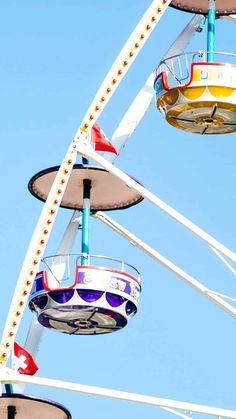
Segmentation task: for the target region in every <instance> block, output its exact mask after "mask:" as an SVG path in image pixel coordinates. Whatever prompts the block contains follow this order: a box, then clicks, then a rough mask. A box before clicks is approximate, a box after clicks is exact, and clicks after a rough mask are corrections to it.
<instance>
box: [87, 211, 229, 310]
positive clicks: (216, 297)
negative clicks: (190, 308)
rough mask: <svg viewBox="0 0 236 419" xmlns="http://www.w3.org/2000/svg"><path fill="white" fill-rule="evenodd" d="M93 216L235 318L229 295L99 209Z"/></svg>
mask: <svg viewBox="0 0 236 419" xmlns="http://www.w3.org/2000/svg"><path fill="white" fill-rule="evenodd" d="M93 216H94V217H95V218H97V219H99V220H100V221H102V222H103V223H104V224H106V225H107V226H108V227H110V228H112V229H113V230H114V231H115V232H116V233H118V234H120V235H121V236H122V237H124V238H125V239H127V240H129V242H130V243H131V244H133V245H134V246H137V247H138V248H139V249H141V250H142V251H143V252H145V253H146V254H147V255H149V256H151V257H152V258H153V259H154V260H156V261H157V262H158V263H160V264H161V265H163V266H165V267H166V268H167V269H169V270H170V271H171V272H173V273H174V274H175V275H177V276H178V277H179V278H181V279H182V280H184V282H185V283H187V284H188V285H190V286H191V287H192V288H194V289H195V290H196V291H197V292H199V293H200V294H202V295H203V296H204V297H205V298H207V299H208V300H210V301H211V302H213V303H214V304H216V305H217V306H218V307H220V308H221V309H223V310H224V311H225V312H226V313H228V314H230V315H231V316H233V317H234V318H236V308H235V307H234V306H232V305H231V304H229V303H228V302H227V301H225V299H229V297H227V296H224V295H223V294H219V293H217V292H214V291H212V290H210V289H208V288H207V287H206V286H205V285H204V284H202V283H201V282H199V281H198V280H197V279H195V278H193V277H192V276H191V275H189V274H188V273H187V272H185V271H184V270H183V269H181V268H179V267H178V266H177V265H175V264H174V263H173V262H171V261H170V260H169V259H167V258H165V257H164V256H162V255H161V254H160V253H158V252H157V251H156V250H154V249H153V248H152V247H150V246H149V245H148V244H146V243H145V242H143V241H142V240H141V239H139V238H138V237H137V236H135V235H134V234H132V233H131V232H130V231H128V230H127V229H125V228H124V227H122V226H121V225H120V224H118V223H117V222H116V221H114V220H113V219H112V218H111V217H108V216H107V215H106V214H104V213H103V212H101V211H99V212H97V213H96V214H94V215H93Z"/></svg>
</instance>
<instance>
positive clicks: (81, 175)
mask: <svg viewBox="0 0 236 419" xmlns="http://www.w3.org/2000/svg"><path fill="white" fill-rule="evenodd" d="M58 169H59V166H55V167H50V168H49V169H45V170H42V171H41V172H39V173H36V175H34V176H33V177H32V178H31V180H30V181H29V185H28V187H29V191H30V192H31V193H32V195H34V196H35V197H36V198H38V199H40V200H41V201H46V199H47V197H48V194H49V192H50V189H51V186H52V184H53V181H54V179H55V177H56V174H57V171H58ZM85 179H89V180H90V181H91V202H90V205H91V210H92V211H99V210H100V211H110V210H117V209H125V208H129V207H131V206H132V205H135V204H138V203H139V202H140V201H142V200H143V197H142V196H141V195H139V194H138V193H137V192H136V191H134V190H132V189H131V188H129V187H128V186H127V185H126V184H125V183H124V182H122V181H121V180H120V179H118V178H117V177H116V176H114V175H113V174H111V173H109V172H107V171H106V170H104V169H102V168H100V167H97V166H90V165H82V164H75V165H74V167H73V169H72V173H71V176H70V179H69V181H68V185H67V187H66V190H65V193H64V195H63V198H62V202H61V207H63V208H69V209H74V210H82V208H83V181H84V180H85Z"/></svg>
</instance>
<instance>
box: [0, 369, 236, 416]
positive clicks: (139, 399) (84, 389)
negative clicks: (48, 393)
mask: <svg viewBox="0 0 236 419" xmlns="http://www.w3.org/2000/svg"><path fill="white" fill-rule="evenodd" d="M0 382H1V383H2V384H16V383H20V382H22V383H25V384H32V385H36V386H45V387H49V388H54V389H59V390H68V391H75V392H78V393H82V394H88V395H92V396H99V397H108V398H111V399H116V400H125V401H129V402H134V403H141V404H146V405H150V406H156V407H161V408H162V407H165V408H168V409H180V410H182V411H186V412H194V413H199V414H204V415H209V416H218V417H219V416H221V417H224V418H230V419H236V411H234V410H229V409H224V408H218V407H213V406H206V405H200V404H195V403H188V402H182V401H178V400H172V399H165V398H160V397H155V396H146V395H144V394H137V393H129V392H126V391H118V390H111V389H108V388H102V387H95V386H88V385H83V384H77V383H72V382H68V381H60V380H53V379H49V378H42V377H32V376H29V375H21V374H19V373H17V372H15V371H13V370H10V369H2V370H1V371H0Z"/></svg>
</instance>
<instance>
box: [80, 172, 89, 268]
mask: <svg viewBox="0 0 236 419" xmlns="http://www.w3.org/2000/svg"><path fill="white" fill-rule="evenodd" d="M90 190H91V180H90V179H84V181H83V212H82V248H81V251H82V253H84V256H82V259H81V264H82V265H88V255H89V220H90Z"/></svg>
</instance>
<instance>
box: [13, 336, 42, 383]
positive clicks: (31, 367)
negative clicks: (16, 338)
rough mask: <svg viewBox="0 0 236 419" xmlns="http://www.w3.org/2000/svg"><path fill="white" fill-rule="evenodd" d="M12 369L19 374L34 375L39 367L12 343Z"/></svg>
mask: <svg viewBox="0 0 236 419" xmlns="http://www.w3.org/2000/svg"><path fill="white" fill-rule="evenodd" d="M14 368H15V370H16V371H18V372H19V373H20V374H26V375H34V374H35V373H36V372H37V371H38V369H39V367H38V365H37V364H36V363H35V362H34V359H33V357H32V356H31V355H30V353H29V352H27V351H26V350H25V349H24V348H22V347H21V346H20V345H18V343H16V342H15V343H14Z"/></svg>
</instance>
